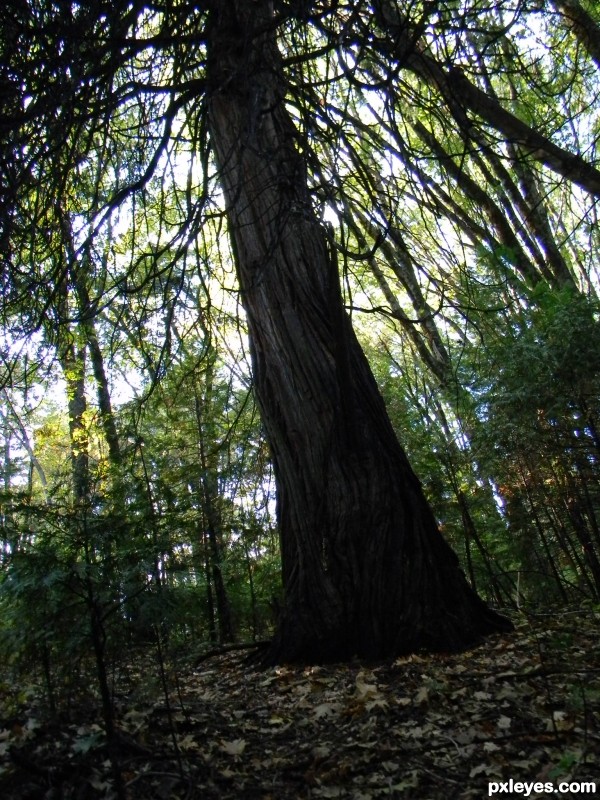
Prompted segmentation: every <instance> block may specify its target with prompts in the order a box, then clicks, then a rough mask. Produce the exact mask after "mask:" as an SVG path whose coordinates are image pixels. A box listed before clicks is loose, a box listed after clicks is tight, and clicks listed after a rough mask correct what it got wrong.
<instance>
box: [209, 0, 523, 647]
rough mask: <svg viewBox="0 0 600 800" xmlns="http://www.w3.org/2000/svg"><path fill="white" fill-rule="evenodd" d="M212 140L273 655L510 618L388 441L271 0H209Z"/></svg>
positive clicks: (501, 626)
mask: <svg viewBox="0 0 600 800" xmlns="http://www.w3.org/2000/svg"><path fill="white" fill-rule="evenodd" d="M208 41H209V47H210V52H209V111H210V130H211V137H212V143H213V147H214V150H215V154H216V158H217V161H218V164H219V169H220V176H221V181H222V186H223V189H224V193H225V198H226V202H227V212H228V216H229V221H230V230H231V237H232V242H233V247H234V251H235V257H236V262H237V270H238V278H239V284H240V289H241V296H242V300H243V303H244V307H245V309H246V313H247V316H248V326H249V334H250V342H251V348H252V357H253V369H254V381H255V390H256V396H257V400H258V403H259V405H260V409H261V413H262V418H263V421H264V425H265V428H266V432H267V438H268V441H269V444H270V446H271V450H272V455H273V460H274V464H275V470H276V479H277V497H278V515H279V525H280V535H281V547H282V559H283V582H284V591H285V597H284V604H283V609H282V614H281V618H280V623H279V627H278V631H277V633H276V636H275V639H274V642H273V647H272V649H271V652H270V653H269V656H268V658H269V660H270V661H271V662H277V661H303V662H323V661H332V660H343V659H348V658H351V657H352V656H355V655H357V656H359V657H364V658H373V659H375V658H382V657H387V656H392V655H397V654H400V653H406V652H409V651H412V650H415V649H418V648H421V647H424V648H428V649H433V650H454V649H460V648H463V647H466V646H468V645H470V644H473V643H474V642H476V641H477V640H478V639H479V638H480V637H481V636H482V635H485V634H488V633H491V632H493V631H498V630H506V629H508V628H510V623H509V622H508V621H507V620H505V619H504V618H502V617H500V616H498V615H497V614H496V613H495V612H493V611H491V610H490V609H488V607H487V606H486V605H485V604H484V603H483V602H482V601H481V600H480V599H479V598H478V596H477V595H476V594H475V593H474V592H473V591H472V590H471V589H470V587H469V585H468V584H467V582H466V580H465V577H464V575H463V573H462V571H461V570H460V568H459V563H458V559H457V557H456V555H455V554H454V552H453V551H452V550H451V548H450V547H449V546H448V544H447V543H446V542H445V541H444V539H443V538H442V536H441V535H440V533H439V530H438V527H437V524H436V521H435V519H434V517H433V514H432V512H431V510H430V508H429V506H428V503H427V502H426V500H425V498H424V495H423V492H422V489H421V485H420V483H419V481H418V479H417V478H416V476H415V474H414V473H413V471H412V469H411V467H410V465H409V463H408V461H407V459H406V456H405V454H404V452H403V450H402V448H401V446H400V444H399V443H398V440H397V438H396V435H395V433H394V431H393V429H392V426H391V423H390V421H389V418H388V415H387V412H386V408H385V405H384V403H383V400H382V397H381V395H380V393H379V391H378V388H377V385H376V383H375V380H374V378H373V375H372V373H371V370H370V367H369V365H368V363H367V360H366V358H365V356H364V354H363V352H362V349H361V347H360V345H359V343H358V341H357V339H356V337H355V334H354V331H353V329H352V326H351V323H350V320H349V318H348V316H347V315H346V313H345V310H344V308H343V304H342V298H341V294H340V290H339V277H338V273H337V266H336V263H335V259H334V258H333V257H332V254H331V250H330V248H329V246H328V242H327V237H326V232H325V229H324V227H323V226H322V225H321V224H320V222H319V220H318V219H317V218H316V217H315V214H314V212H313V210H312V205H311V201H310V196H309V193H308V188H307V181H306V176H305V170H304V163H303V157H302V154H301V146H300V144H299V142H298V136H297V132H296V130H295V128H294V125H293V123H292V120H291V118H290V116H289V114H288V112H287V110H286V108H285V104H284V97H285V85H284V83H283V71H282V68H281V60H280V56H279V53H278V51H277V47H276V44H275V39H274V33H273V19H272V17H271V15H270V12H269V4H268V2H266V0H257V1H256V2H250V1H249V0H229V1H228V2H227V1H221V2H218V3H214V10H213V11H212V12H211V30H210V32H209V36H208Z"/></svg>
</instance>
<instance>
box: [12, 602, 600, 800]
mask: <svg viewBox="0 0 600 800" xmlns="http://www.w3.org/2000/svg"><path fill="white" fill-rule="evenodd" d="M599 633H600V610H599V609H598V608H596V609H595V610H590V609H588V610H585V611H574V610H572V611H568V612H567V611H565V612H562V613H557V614H548V615H540V616H536V617H529V619H525V618H523V619H521V620H520V621H519V620H518V621H517V629H516V631H515V633H514V634H511V635H507V636H503V637H497V638H491V639H489V640H488V641H487V642H486V644H485V645H483V646H481V647H479V648H477V649H474V650H471V651H469V652H466V653H462V654H460V655H435V656H432V655H426V654H418V655H413V656H410V657H406V658H400V659H397V660H395V661H393V662H389V663H385V664H378V665H375V666H373V665H370V666H365V665H363V664H360V663H351V664H337V665H330V666H326V667H310V668H301V667H279V668H272V669H267V670H258V669H256V668H255V667H252V666H249V665H248V662H247V660H246V656H247V652H248V651H246V652H242V651H240V652H238V651H230V652H226V653H221V654H215V655H212V656H209V657H206V656H205V657H203V658H202V659H198V658H195V659H194V661H193V662H192V663H190V662H189V660H188V662H187V663H181V661H179V663H178V667H177V670H176V671H175V670H174V668H173V666H171V667H170V668H169V672H168V675H167V676H166V678H167V681H166V685H167V687H168V693H167V696H165V693H164V691H163V690H162V689H161V679H160V670H159V668H158V667H157V664H156V659H155V658H154V659H151V657H150V656H149V655H146V656H140V655H138V656H136V657H133V655H132V656H131V658H130V659H129V663H127V664H126V665H125V666H122V667H121V668H120V669H119V671H117V672H115V674H114V676H113V679H114V704H115V711H116V717H117V727H118V733H117V749H116V751H115V752H114V757H113V761H114V760H115V758H116V760H118V767H119V771H120V775H121V782H122V787H121V796H122V797H125V798H127V800H171V799H172V800H179V799H181V800H184V799H185V800H195V799H196V798H199V799H202V800H213V798H219V799H223V800H229V799H230V798H231V800H254V798H256V799H258V798H260V800H285V799H287V798H290V799H291V800H295V799H297V800H301V799H302V798H348V799H349V800H371V798H381V797H383V798H389V797H392V798H411V800H437V799H438V798H440V799H442V798H443V800H453V798H456V800H467V799H470V798H477V799H479V798H485V797H488V796H494V795H493V794H492V795H491V794H490V792H491V791H492V792H493V790H494V789H495V790H496V793H497V796H498V797H526V796H527V797H530V798H531V797H550V796H551V795H550V794H548V790H549V789H550V788H552V787H550V786H548V785H547V784H550V783H552V784H553V785H554V787H558V786H559V784H560V783H562V782H564V781H566V782H567V783H571V784H572V783H574V782H576V781H580V782H587V781H593V782H595V784H596V787H597V794H598V795H600V636H599ZM91 680H92V678H91V677H90V681H91ZM46 706H47V702H46V700H45V699H44V694H43V692H42V688H41V687H38V686H36V685H35V684H34V685H32V686H27V687H16V686H14V685H13V686H9V685H8V684H7V683H6V682H5V683H3V684H2V685H1V686H0V797H1V798H2V800H42V799H43V800H57V799H58V798H61V799H62V800H96V798H98V800H99V799H100V798H102V800H109V799H110V798H115V797H116V793H115V788H114V781H113V776H114V772H113V769H112V766H111V759H110V757H109V756H110V751H109V749H108V748H107V745H106V742H105V739H104V735H103V731H102V727H101V713H100V704H99V701H98V699H97V698H96V697H95V696H94V693H93V691H92V690H91V689H90V690H89V691H88V692H87V693H85V692H83V693H82V692H80V693H79V694H78V695H75V694H74V695H73V697H72V699H71V702H70V703H69V706H68V707H65V708H64V709H62V708H61V709H60V710H57V711H55V715H54V718H53V719H52V718H50V717H49V715H48V709H47V707H46ZM511 779H512V781H513V783H512V784H511V783H510V781H511ZM491 782H495V784H496V786H491V788H490V783H491ZM517 782H523V783H524V784H526V785H525V786H519V785H518V783H517ZM532 783H537V784H538V786H537V787H533V788H532V787H531V784H532ZM573 788H574V789H581V787H577V786H574V787H573ZM576 795H578V796H579V797H582V796H592V792H591V790H589V791H588V792H584V791H578V792H572V793H571V794H569V793H568V792H567V793H565V792H555V793H554V794H553V795H552V796H553V797H555V798H556V797H565V798H566V797H574V796H576Z"/></svg>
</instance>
